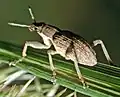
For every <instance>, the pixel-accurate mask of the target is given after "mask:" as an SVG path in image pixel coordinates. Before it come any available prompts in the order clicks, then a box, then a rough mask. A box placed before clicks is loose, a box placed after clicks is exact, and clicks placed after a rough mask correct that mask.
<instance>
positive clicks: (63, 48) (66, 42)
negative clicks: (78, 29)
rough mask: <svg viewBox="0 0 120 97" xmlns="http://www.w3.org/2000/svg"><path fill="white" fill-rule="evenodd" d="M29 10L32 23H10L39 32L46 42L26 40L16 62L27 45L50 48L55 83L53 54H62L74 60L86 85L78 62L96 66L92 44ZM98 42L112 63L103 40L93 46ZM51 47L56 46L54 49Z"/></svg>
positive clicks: (23, 55) (49, 54) (94, 42)
mask: <svg viewBox="0 0 120 97" xmlns="http://www.w3.org/2000/svg"><path fill="white" fill-rule="evenodd" d="M29 12H30V15H31V18H32V20H33V21H34V22H33V23H32V24H31V25H24V24H16V23H8V24H9V25H12V26H19V27H27V28H28V29H29V30H30V32H37V33H38V34H39V35H40V36H41V37H42V39H43V42H44V44H42V43H40V42H38V41H26V43H25V45H24V47H23V51H22V58H21V59H19V60H18V61H16V62H15V63H14V64H17V63H18V62H20V61H22V59H23V58H24V57H25V56H27V54H26V52H27V47H32V48H35V49H48V52H47V53H48V57H49V63H50V68H51V70H52V72H53V74H52V75H53V76H52V78H53V83H54V82H55V77H56V68H55V67H54V64H53V62H52V55H55V54H60V55H61V56H63V57H64V58H65V59H66V60H72V61H73V62H74V65H75V69H76V72H77V75H78V78H79V79H80V80H81V82H82V84H83V86H86V85H87V84H86V82H85V80H84V78H83V76H82V74H81V71H80V70H79V66H78V63H79V64H83V65H87V66H94V65H96V64H97V58H96V53H95V51H94V50H93V48H92V47H91V45H90V44H89V43H88V42H87V41H86V40H85V39H84V38H82V37H81V36H78V35H76V34H74V33H72V32H70V31H67V30H61V29H59V28H57V27H55V26H52V25H48V24H45V23H44V22H36V20H35V18H34V16H33V13H32V10H31V8H30V7H29ZM98 44H100V45H101V47H102V50H103V52H104V54H105V57H106V59H107V60H108V62H109V63H112V60H111V58H110V56H109V54H108V52H107V49H106V48H105V45H104V43H103V42H102V40H95V41H93V46H97V45H98ZM51 47H54V50H53V49H52V48H51Z"/></svg>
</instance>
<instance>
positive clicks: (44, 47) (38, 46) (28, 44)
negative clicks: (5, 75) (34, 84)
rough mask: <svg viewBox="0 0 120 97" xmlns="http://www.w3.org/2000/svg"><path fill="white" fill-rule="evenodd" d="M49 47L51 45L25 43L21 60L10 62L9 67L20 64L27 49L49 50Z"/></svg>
mask: <svg viewBox="0 0 120 97" xmlns="http://www.w3.org/2000/svg"><path fill="white" fill-rule="evenodd" d="M51 45H52V44H49V45H45V44H42V43H40V42H37V41H26V42H25V45H24V47H23V51H22V58H20V59H19V60H17V61H14V62H10V63H9V65H16V64H17V63H19V62H21V61H22V60H23V59H24V57H25V56H27V54H26V52H27V48H28V47H32V48H35V49H49V48H50V46H51Z"/></svg>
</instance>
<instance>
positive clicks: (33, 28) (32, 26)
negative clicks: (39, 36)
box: [29, 25, 37, 32]
mask: <svg viewBox="0 0 120 97" xmlns="http://www.w3.org/2000/svg"><path fill="white" fill-rule="evenodd" d="M29 30H30V31H31V32H33V31H36V30H37V28H36V26H35V25H31V26H30V27H29Z"/></svg>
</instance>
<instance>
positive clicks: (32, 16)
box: [28, 6, 36, 23]
mask: <svg viewBox="0 0 120 97" xmlns="http://www.w3.org/2000/svg"><path fill="white" fill-rule="evenodd" d="M28 10H29V12H30V15H31V18H32V20H33V21H34V23H36V20H35V17H34V15H33V12H32V9H31V7H30V6H28Z"/></svg>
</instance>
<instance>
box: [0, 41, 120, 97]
mask: <svg viewBox="0 0 120 97" xmlns="http://www.w3.org/2000/svg"><path fill="white" fill-rule="evenodd" d="M21 52H22V47H20V46H17V45H14V44H11V43H7V42H2V41H1V42H0V63H9V62H10V61H13V60H17V59H19V58H21ZM53 60H54V64H55V67H56V69H57V78H56V79H57V84H59V85H61V86H64V87H67V88H69V89H72V90H75V91H76V92H79V93H82V94H84V95H88V96H92V97H113V96H114V97H116V96H118V97H119V96H120V67H115V66H111V65H108V64H103V63H98V64H97V65H96V66H94V67H86V66H82V65H81V66H80V69H81V71H82V74H83V76H84V77H85V79H86V81H87V83H88V85H89V88H86V89H83V87H82V84H81V82H80V81H79V79H78V77H77V74H76V71H75V68H74V65H73V63H72V62H71V61H66V60H65V59H64V58H61V57H60V56H54V57H53ZM16 67H17V68H20V69H23V70H26V71H28V72H30V73H32V74H33V75H35V76H38V77H40V78H43V79H46V80H48V81H50V80H51V76H52V72H51V70H50V67H49V62H48V57H47V54H46V53H45V51H44V50H37V51H36V50H33V49H30V48H29V49H28V56H27V57H26V58H25V59H24V60H23V62H20V63H18V64H17V65H16Z"/></svg>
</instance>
